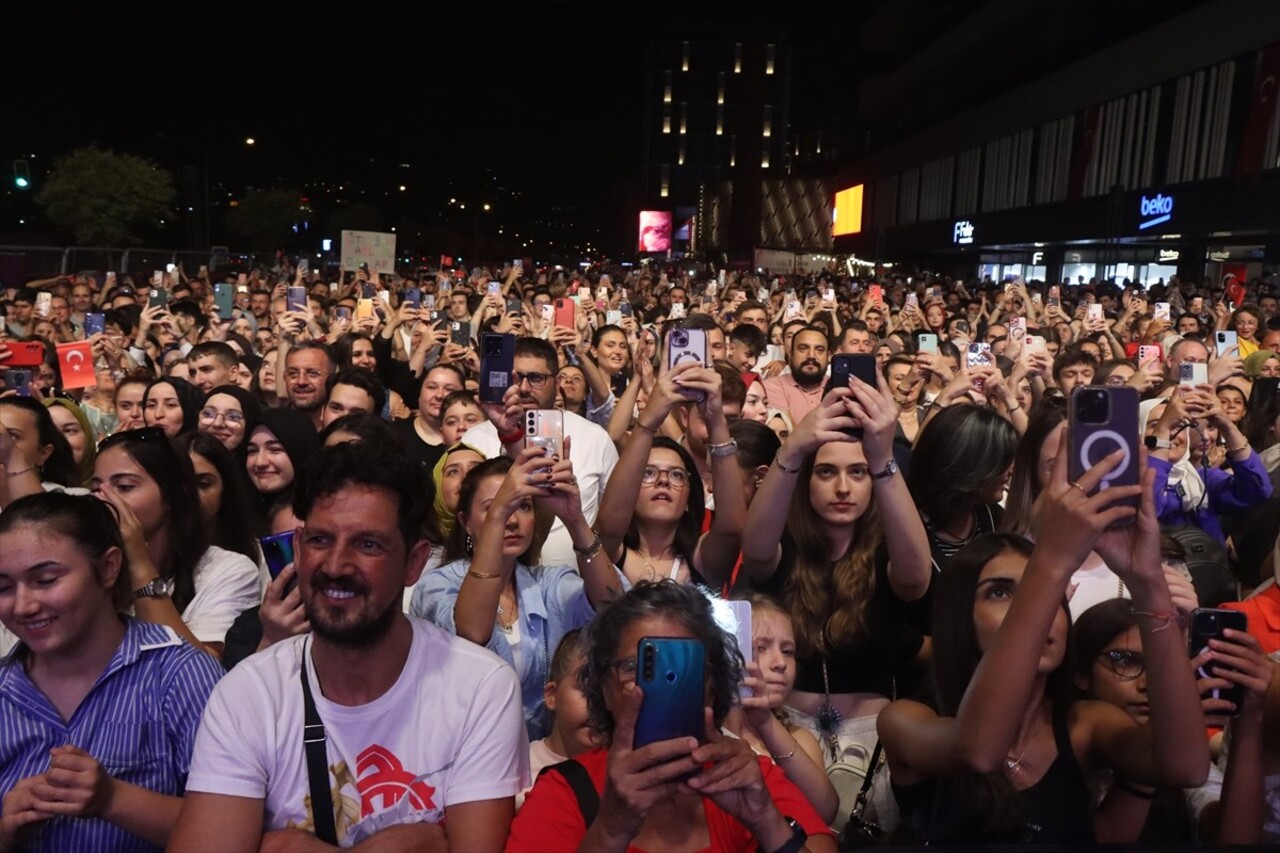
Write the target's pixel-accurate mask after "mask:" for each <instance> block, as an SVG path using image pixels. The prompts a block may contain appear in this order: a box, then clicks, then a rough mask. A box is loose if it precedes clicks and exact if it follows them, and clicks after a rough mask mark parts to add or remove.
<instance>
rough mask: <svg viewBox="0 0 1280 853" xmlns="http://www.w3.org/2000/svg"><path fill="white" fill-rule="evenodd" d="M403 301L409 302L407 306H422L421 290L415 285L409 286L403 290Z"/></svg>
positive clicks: (415, 307)
mask: <svg viewBox="0 0 1280 853" xmlns="http://www.w3.org/2000/svg"><path fill="white" fill-rule="evenodd" d="M404 301H405V302H407V303H409V307H410V308H413V309H415V310H416V309H418V308H420V307H421V306H422V291H421V290H418V288H416V287H411V288H409V289H408V290H406V291H405V292H404Z"/></svg>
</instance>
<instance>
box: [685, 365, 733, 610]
mask: <svg viewBox="0 0 1280 853" xmlns="http://www.w3.org/2000/svg"><path fill="white" fill-rule="evenodd" d="M684 386H685V387H686V388H692V389H695V390H699V391H702V392H703V394H704V397H703V401H702V402H700V403H698V404H697V406H698V410H699V411H700V412H701V413H702V416H703V418H705V419H706V422H707V437H708V439H709V440H710V445H711V483H712V489H713V493H714V494H715V498H716V511H715V515H714V517H713V518H712V520H711V529H709V530H708V531H707V532H706V533H704V534H702V537H701V538H700V539H699V540H698V546H697V548H696V549H695V550H694V554H693V565H694V568H696V569H697V570H698V572H699V573H700V574H701V575H702V576H703V577H704V578H705V579H706V580H707V583H709V584H711V585H712V586H720V585H721V584H723V583H725V582H726V581H728V580H729V577H730V575H731V574H732V572H733V566H734V564H735V563H737V561H738V554H739V553H740V552H741V551H742V531H743V529H744V528H745V527H746V523H747V496H746V494H744V493H743V490H742V473H741V469H740V468H739V466H738V460H737V444H735V443H734V441H733V436H731V435H729V422H728V421H727V420H726V419H725V416H724V409H723V404H724V401H723V398H722V396H721V384H720V374H719V373H717V372H716V371H714V370H711V369H708V368H702V369H699V370H695V371H692V372H691V373H690V374H689V376H688V379H687V380H685V382H684Z"/></svg>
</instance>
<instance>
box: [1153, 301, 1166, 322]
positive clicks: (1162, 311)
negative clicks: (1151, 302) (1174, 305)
mask: <svg viewBox="0 0 1280 853" xmlns="http://www.w3.org/2000/svg"><path fill="white" fill-rule="evenodd" d="M1153 319H1156V320H1163V321H1164V322H1166V323H1167V322H1169V303H1168V302H1157V303H1156V305H1155V309H1154V311H1153Z"/></svg>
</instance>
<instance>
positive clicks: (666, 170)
mask: <svg viewBox="0 0 1280 853" xmlns="http://www.w3.org/2000/svg"><path fill="white" fill-rule="evenodd" d="M670 193H671V167H670V166H668V165H667V164H666V163H663V164H662V187H661V189H659V190H658V194H659V195H660V196H662V197H663V198H666V197H667V196H668V195H670Z"/></svg>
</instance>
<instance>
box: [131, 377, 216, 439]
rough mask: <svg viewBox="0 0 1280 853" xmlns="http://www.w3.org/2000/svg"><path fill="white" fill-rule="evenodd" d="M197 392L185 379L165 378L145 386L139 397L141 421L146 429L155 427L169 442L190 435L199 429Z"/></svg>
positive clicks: (200, 399)
mask: <svg viewBox="0 0 1280 853" xmlns="http://www.w3.org/2000/svg"><path fill="white" fill-rule="evenodd" d="M203 402H204V395H203V394H202V393H200V389H199V388H197V387H196V386H194V385H192V384H191V383H190V382H188V381H186V380H185V379H178V378H177V377H174V376H167V377H165V378H164V379H157V380H156V381H155V382H152V383H151V384H150V385H148V386H147V390H146V393H145V394H143V395H142V419H143V421H144V422H145V423H146V425H147V426H149V427H159V428H161V429H163V430H164V434H165V435H167V436H169V438H175V437H177V436H179V435H181V434H183V433H187V432H191V431H193V430H194V429H195V428H196V427H197V426H198V425H199V422H200V420H199V416H200V409H201V403H203Z"/></svg>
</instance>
